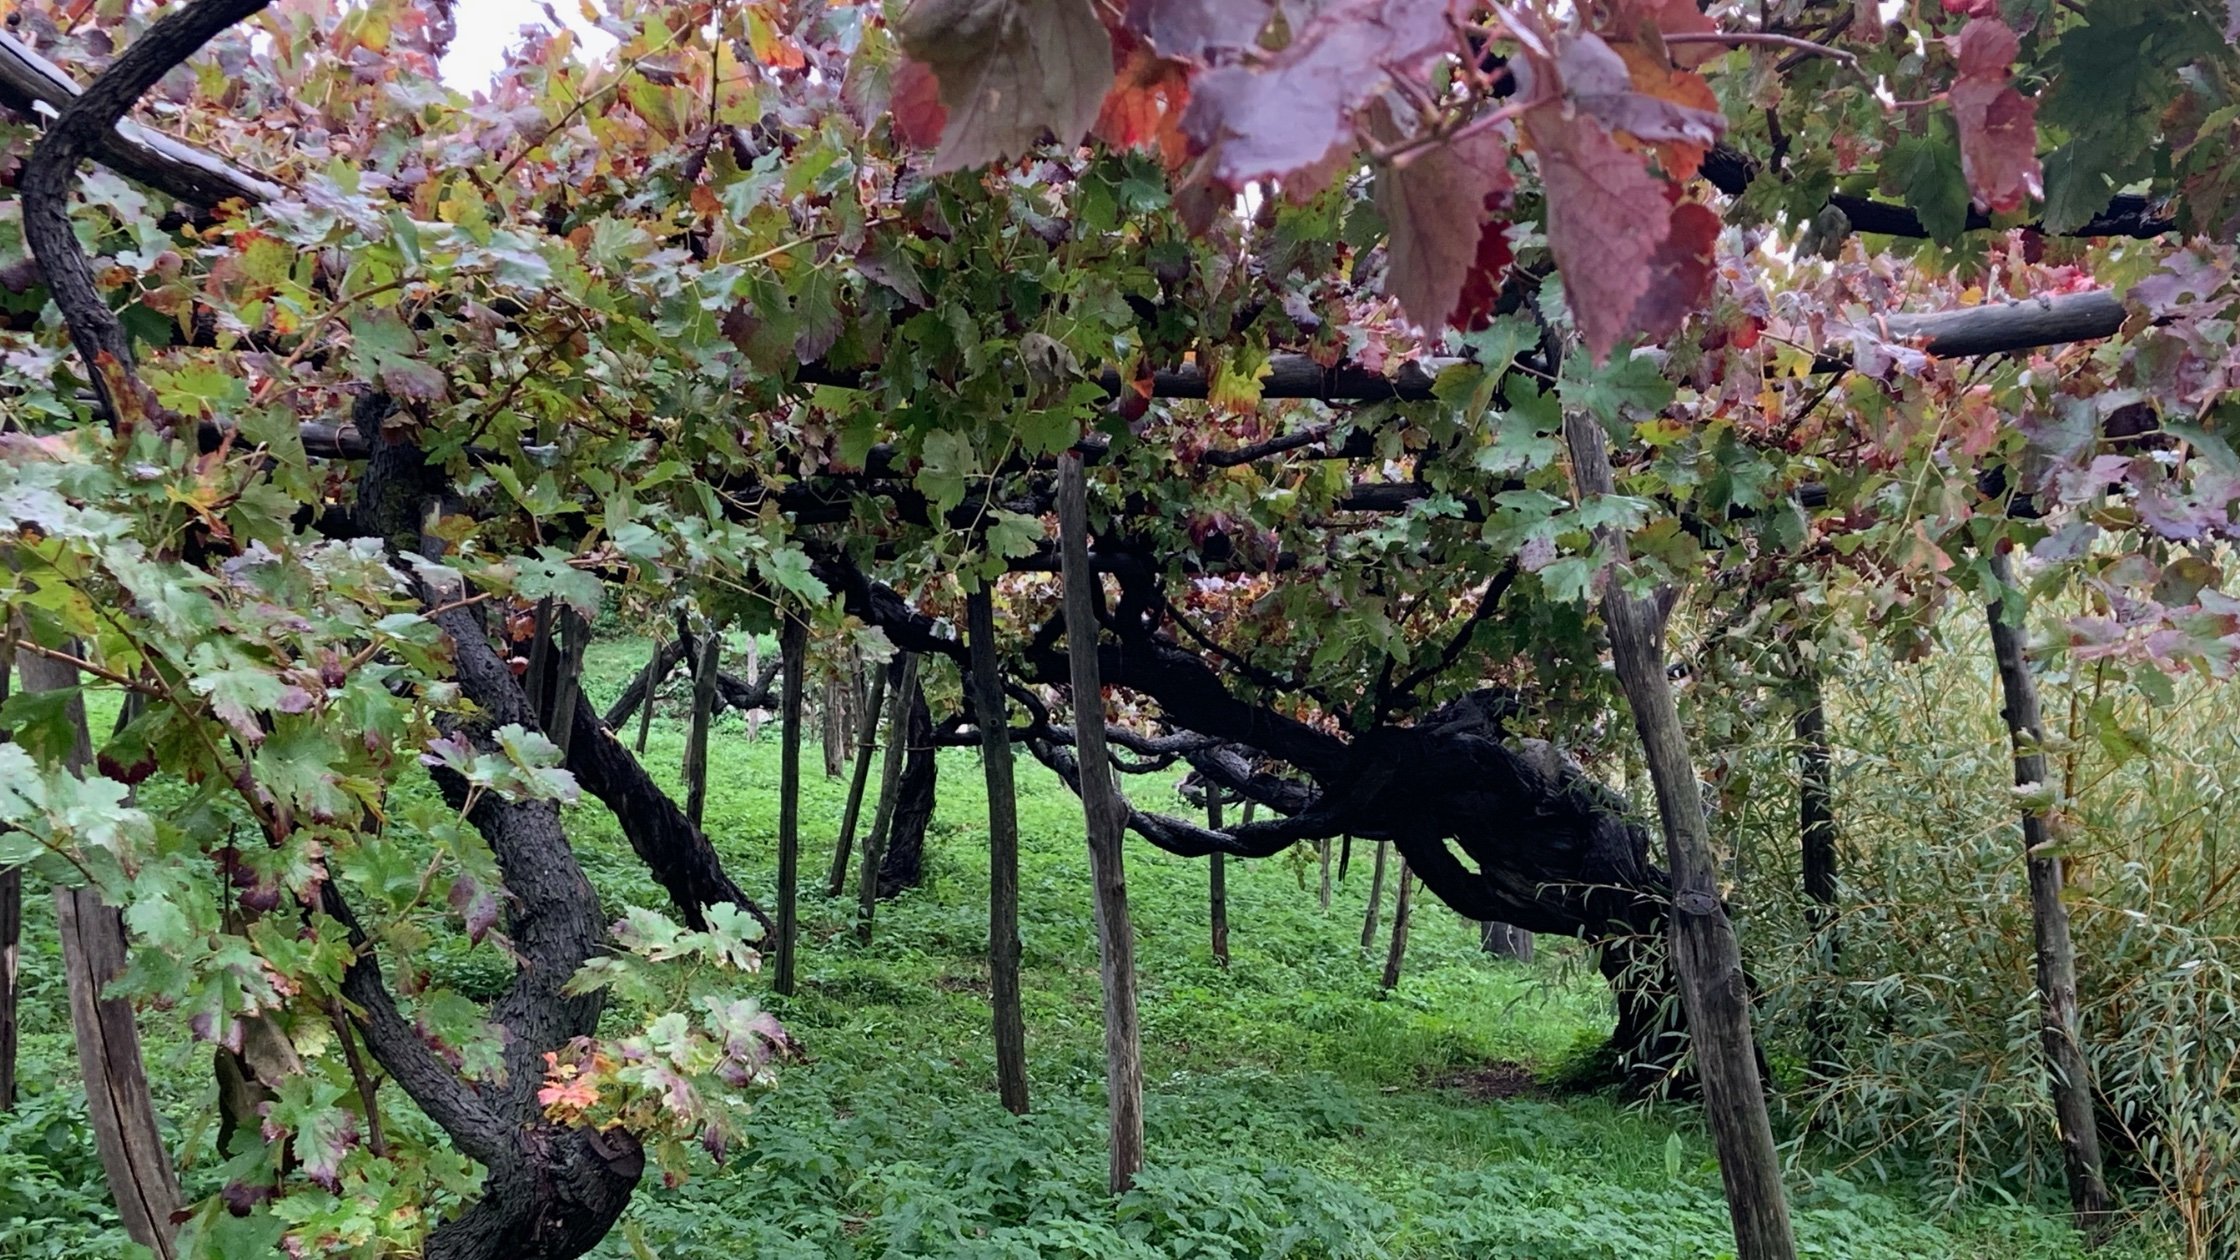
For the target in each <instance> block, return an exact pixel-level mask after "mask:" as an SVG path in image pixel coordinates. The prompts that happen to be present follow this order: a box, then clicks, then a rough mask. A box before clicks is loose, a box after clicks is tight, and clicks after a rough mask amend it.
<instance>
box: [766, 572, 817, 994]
mask: <svg viewBox="0 0 2240 1260" xmlns="http://www.w3.org/2000/svg"><path fill="white" fill-rule="evenodd" d="M784 616H785V624H784V627H783V628H782V629H781V630H780V631H779V632H778V651H779V653H780V659H781V661H782V665H781V668H783V669H784V671H785V682H784V683H783V684H782V685H781V686H780V688H779V699H778V715H779V722H780V724H781V729H780V738H782V739H783V741H784V743H783V744H782V745H781V746H780V747H779V749H778V964H777V972H778V974H777V975H775V976H773V977H772V978H771V981H770V988H771V990H772V991H773V992H775V993H779V994H782V995H785V996H787V997H791V996H792V995H793V984H794V948H795V945H796V937H797V936H798V935H799V929H798V927H797V926H796V921H795V915H796V906H797V904H798V903H799V901H800V898H801V735H802V731H801V685H802V677H801V675H802V670H803V669H804V668H806V667H807V660H806V659H805V658H806V657H807V656H808V655H809V626H808V623H807V622H804V621H803V620H802V619H801V615H800V614H799V613H798V612H791V611H789V612H787V613H785V614H784Z"/></svg>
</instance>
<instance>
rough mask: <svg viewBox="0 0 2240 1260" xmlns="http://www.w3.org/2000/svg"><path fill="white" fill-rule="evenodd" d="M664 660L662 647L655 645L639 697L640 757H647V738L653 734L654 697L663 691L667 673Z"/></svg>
mask: <svg viewBox="0 0 2240 1260" xmlns="http://www.w3.org/2000/svg"><path fill="white" fill-rule="evenodd" d="M663 660H664V655H663V653H662V651H661V645H660V644H659V643H656V644H654V645H653V659H651V660H649V661H647V662H646V672H645V675H644V679H645V687H644V689H643V694H642V695H640V696H639V697H638V742H637V753H638V755H639V756H640V757H643V756H645V755H646V737H647V736H649V735H651V734H652V733H653V697H654V695H655V694H656V693H657V692H659V691H660V690H661V682H662V678H661V676H662V674H663V673H665V672H666V671H664V670H663V669H662V668H661V666H662V663H663Z"/></svg>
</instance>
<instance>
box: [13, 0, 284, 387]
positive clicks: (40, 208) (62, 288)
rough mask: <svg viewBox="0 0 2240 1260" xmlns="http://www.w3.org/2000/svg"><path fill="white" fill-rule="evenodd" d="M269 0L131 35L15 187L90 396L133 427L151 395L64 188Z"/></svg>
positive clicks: (204, 6) (189, 9) (203, 5)
mask: <svg viewBox="0 0 2240 1260" xmlns="http://www.w3.org/2000/svg"><path fill="white" fill-rule="evenodd" d="M269 3H271V0H195V3H193V4H189V5H187V6H186V7H184V8H181V9H177V10H174V11H173V12H171V13H170V14H168V15H166V16H165V17H164V18H162V19H161V20H160V21H158V22H156V24H155V25H153V26H151V27H149V28H148V29H147V31H146V33H144V34H143V35H141V36H140V38H138V39H136V40H134V41H132V43H131V45H130V46H128V47H127V48H126V49H125V50H124V51H123V52H122V53H119V54H118V55H117V58H116V60H114V61H112V62H110V63H109V67H108V69H106V70H104V71H102V73H101V74H100V76H99V77H97V78H96V79H94V81H93V82H92V83H91V84H89V85H88V86H87V87H86V90H85V91H84V92H82V93H80V94H79V95H78V96H77V97H76V98H75V99H73V100H71V101H70V102H69V103H67V104H65V105H64V106H62V109H61V112H60V113H59V114H57V115H56V117H55V119H54V121H52V122H50V123H48V124H47V130H46V134H45V135H43V136H41V137H40V140H39V143H38V145H37V147H35V148H34V149H33V150H32V151H31V157H30V159H29V160H27V161H26V162H25V163H24V165H23V174H22V176H21V178H20V179H19V180H18V181H17V184H16V188H17V190H18V192H19V193H20V195H21V197H22V203H21V204H22V207H23V235H24V241H25V243H26V244H28V245H29V246H30V247H31V254H32V257H34V258H36V259H38V260H39V267H40V270H41V271H42V272H43V273H44V274H45V276H46V281H47V291H48V293H49V294H50V295H52V296H53V298H54V301H55V305H56V306H57V307H59V308H61V311H62V319H63V323H64V324H65V325H67V326H68V327H69V329H70V340H71V342H72V344H74V345H75V346H76V347H77V349H78V356H79V357H80V358H81V359H83V360H84V362H85V366H86V373H87V376H88V377H89V378H90V379H91V381H92V383H93V389H94V394H95V396H96V397H97V398H98V399H99V400H100V402H101V405H102V406H104V407H106V408H107V409H108V412H109V415H110V417H111V420H112V423H115V424H117V425H119V426H120V427H126V428H129V427H131V425H132V423H133V422H134V421H135V420H136V419H137V418H139V417H142V416H150V415H155V414H157V413H158V411H159V410H160V409H159V408H157V406H156V403H155V399H154V396H153V395H152V394H150V393H148V392H147V391H146V390H145V389H143V388H142V386H141V385H140V382H139V380H138V379H137V378H136V377H135V376H134V375H133V373H132V345H131V342H130V341H129V340H128V339H127V338H126V336H125V331H124V323H123V321H121V320H119V319H118V318H117V316H116V313H115V312H113V311H111V310H110V309H109V304H108V303H107V302H106V301H104V300H103V299H102V296H101V291H100V290H99V289H98V288H97V287H95V285H94V282H93V268H92V266H91V265H90V264H89V263H88V262H87V260H86V256H85V252H84V251H83V250H81V249H79V248H78V239H77V234H76V233H75V232H74V231H72V230H71V227H70V190H71V185H72V183H73V182H74V181H75V180H76V179H77V173H78V164H79V163H80V162H82V161H84V160H85V159H86V158H88V157H91V156H92V155H93V154H94V153H96V152H97V151H99V150H100V149H101V148H102V147H103V145H104V143H105V138H106V137H109V136H112V135H114V134H115V132H116V126H117V120H118V119H120V118H123V117H124V116H125V114H126V113H128V112H130V111H131V109H132V107H133V105H134V103H136V102H137V101H139V99H140V98H141V96H142V95H144V94H145V93H146V92H147V90H148V89H149V88H151V87H153V86H155V83H156V81H157V80H158V79H161V78H162V77H163V76H164V75H166V74H168V73H170V72H171V70H172V68H173V67H175V66H177V65H179V64H180V63H181V62H183V61H185V60H186V59H187V58H189V57H191V56H193V55H194V54H195V52H196V50H198V49H200V48H201V47H202V46H203V45H204V44H206V43H209V42H210V40H211V38H212V37H213V36H215V35H217V34H218V33H219V32H220V31H223V30H225V29H226V28H227V27H229V26H232V25H233V24H234V23H236V22H239V21H240V20H242V19H243V18H246V17H248V16H250V15H251V14H254V13H257V12H259V11H261V10H262V9H263V8H264V7H265V6H266V5H267V4H269Z"/></svg>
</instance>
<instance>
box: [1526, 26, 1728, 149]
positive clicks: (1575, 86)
mask: <svg viewBox="0 0 2240 1260" xmlns="http://www.w3.org/2000/svg"><path fill="white" fill-rule="evenodd" d="M1635 61H1636V63H1637V64H1636V65H1629V64H1628V59H1627V58H1626V57H1623V56H1621V55H1619V53H1618V50H1617V49H1615V48H1612V47H1611V46H1610V45H1608V44H1606V43H1604V42H1603V41H1602V39H1601V37H1600V36H1596V35H1581V36H1578V37H1577V38H1575V39H1571V40H1567V41H1565V43H1564V45H1563V48H1562V49H1561V50H1560V51H1559V52H1558V53H1557V54H1556V69H1557V72H1558V73H1560V74H1561V75H1562V77H1563V93H1564V95H1565V96H1566V97H1569V98H1570V100H1571V102H1572V103H1573V104H1574V105H1576V106H1577V107H1578V108H1580V109H1582V110H1585V111H1586V112H1587V113H1590V114H1592V115H1594V116H1595V117H1596V118H1599V119H1601V120H1602V125H1603V126H1604V127H1605V128H1607V129H1609V130H1611V131H1622V132H1624V133H1626V134H1627V135H1629V136H1632V137H1633V138H1634V139H1636V140H1643V141H1648V142H1651V143H1655V142H1659V141H1677V142H1679V143H1682V144H1685V145H1688V146H1691V147H1693V148H1694V149H1695V151H1696V152H1697V153H1698V154H1699V155H1700V154H1701V153H1702V152H1703V150H1705V149H1708V148H1710V147H1711V145H1712V144H1713V143H1715V142H1716V141H1717V140H1718V139H1719V133H1720V132H1722V131H1724V130H1726V127H1727V119H1726V115H1724V114H1722V113H1720V112H1719V109H1718V101H1717V98H1715V97H1712V95H1711V90H1710V87H1709V85H1707V84H1704V83H1703V80H1702V79H1701V78H1699V77H1697V76H1696V75H1694V74H1693V73H1687V72H1682V73H1687V78H1688V79H1692V80H1694V81H1695V84H1697V85H1700V86H1702V89H1703V90H1702V91H1701V92H1700V93H1696V92H1693V91H1692V90H1691V88H1690V86H1689V84H1688V83H1687V82H1686V81H1684V80H1683V81H1674V80H1673V79H1671V78H1670V77H1669V76H1667V75H1666V74H1664V73H1662V67H1658V66H1656V65H1655V64H1654V63H1653V61H1652V60H1651V59H1649V58H1647V57H1643V56H1640V55H1639V54H1637V55H1636V58H1635ZM1637 69H1638V70H1639V71H1641V73H1638V74H1637V73H1636V70H1637ZM1652 74H1654V75H1655V77H1654V78H1651V77H1650V76H1651V75H1652ZM1637 84H1639V85H1640V88H1637V87H1636V85H1637ZM1641 89H1647V90H1641ZM1664 93H1670V94H1671V95H1669V96H1668V95H1665V94H1664ZM1683 96H1685V97H1687V98H1688V103H1683V102H1682V100H1681V99H1677V98H1680V97H1683ZM1706 100H1708V101H1709V102H1710V104H1709V106H1708V107H1705V106H1704V105H1703V104H1702V102H1704V101H1706ZM1697 160H1698V161H1700V160H1701V158H1700V157H1699V158H1698V159H1697ZM1691 173H1692V172H1691ZM1672 174H1673V177H1674V178H1676V179H1677V178H1684V177H1683V176H1680V175H1679V174H1678V173H1676V172H1672Z"/></svg>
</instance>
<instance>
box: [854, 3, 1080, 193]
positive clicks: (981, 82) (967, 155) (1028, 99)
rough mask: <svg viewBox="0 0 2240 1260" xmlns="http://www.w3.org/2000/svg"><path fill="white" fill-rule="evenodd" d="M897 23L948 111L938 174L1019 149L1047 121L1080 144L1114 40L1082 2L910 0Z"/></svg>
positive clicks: (1034, 139)
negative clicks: (936, 82)
mask: <svg viewBox="0 0 2240 1260" xmlns="http://www.w3.org/2000/svg"><path fill="white" fill-rule="evenodd" d="M898 30H899V33H900V34H901V36H902V45H903V48H904V50H905V51H907V52H908V53H909V54H910V55H911V56H912V57H914V58H916V59H917V60H919V61H922V62H924V63H925V64H926V66H927V67H928V68H929V69H931V70H932V71H933V75H934V78H935V79H937V80H939V82H940V86H941V104H942V107H943V108H944V109H946V110H947V111H948V118H947V121H946V122H945V124H944V125H943V127H942V129H941V147H940V148H939V149H938V150H936V151H935V153H934V155H933V168H932V169H933V170H935V171H937V172H938V171H954V170H961V169H964V168H966V167H973V166H982V165H985V164H987V163H990V162H995V161H1000V160H1003V159H1005V158H1013V157H1018V156H1019V155H1021V154H1023V153H1025V152H1026V151H1027V150H1029V149H1031V148H1033V147H1034V146H1035V145H1036V144H1037V143H1038V142H1039V141H1040V140H1041V139H1042V133H1043V132H1044V130H1046V129H1047V130H1048V131H1051V132H1053V133H1055V134H1056V135H1057V137H1058V141H1059V143H1061V144H1077V143H1079V142H1080V140H1081V137H1082V136H1083V135H1084V134H1086V133H1087V132H1088V130H1089V126H1090V124H1091V123H1094V122H1095V121H1096V118H1097V110H1098V107H1099V106H1100V105H1101V104H1102V103H1103V101H1104V94H1105V89H1106V88H1107V87H1108V86H1110V85H1111V83H1112V41H1111V40H1110V39H1109V38H1107V37H1106V35H1105V29H1104V24H1103V23H1102V22H1099V21H1098V20H1097V16H1096V13H1095V12H1094V11H1093V10H1092V9H1091V8H1090V7H1089V6H1088V5H1087V4H1086V3H1084V2H1083V0H918V3H916V4H914V5H912V6H911V7H910V11H909V13H907V14H905V15H904V16H903V19H902V22H901V25H900V27H899V28H898Z"/></svg>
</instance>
